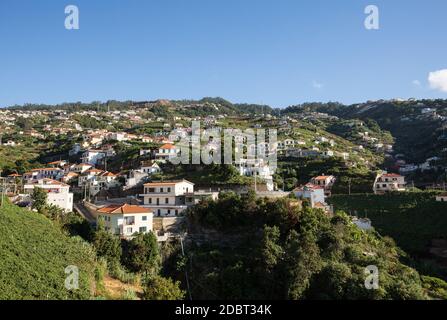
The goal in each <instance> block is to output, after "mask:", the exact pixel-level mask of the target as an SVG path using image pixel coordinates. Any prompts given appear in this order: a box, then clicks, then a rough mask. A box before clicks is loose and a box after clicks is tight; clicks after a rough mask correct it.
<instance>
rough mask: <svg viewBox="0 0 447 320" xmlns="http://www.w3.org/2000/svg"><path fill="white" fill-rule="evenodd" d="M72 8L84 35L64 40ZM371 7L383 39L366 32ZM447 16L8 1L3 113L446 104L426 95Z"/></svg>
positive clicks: (411, 8) (284, 1) (443, 7)
mask: <svg viewBox="0 0 447 320" xmlns="http://www.w3.org/2000/svg"><path fill="white" fill-rule="evenodd" d="M69 4H74V5H77V6H78V7H79V10H80V29H79V30H66V29H65V28H64V20H65V13H64V9H65V6H66V5H69ZM369 4H375V5H377V6H378V7H379V10H380V29H379V30H366V29H365V28H364V23H363V22H364V20H365V17H366V15H365V13H364V9H365V7H366V6H367V5H369ZM446 14H447V1H445V0H427V1H422V0H392V1H390V0H383V1H378V0H370V1H363V0H338V1H334V0H301V1H299V0H275V1H273V0H269V1H264V0H243V1H241V0H188V1H186V0H146V1H143V0H141V1H140V0H121V1H118V0H108V1H99V0H88V1H84V0H69V1H68V0H67V1H62V0H51V1H50V0H47V1H36V0H28V1H25V0H2V1H1V2H0V43H1V45H0V106H8V105H13V104H22V103H27V102H32V103H60V102H68V101H84V102H89V101H93V100H102V101H104V100H108V99H117V100H127V99H132V100H150V99H157V98H166V99H189V98H201V97H204V96H221V97H223V98H226V99H228V100H230V101H233V102H250V103H265V104H270V105H272V106H274V107H286V106H288V105H291V104H297V103H301V102H305V101H340V102H344V103H355V102H361V101H366V100H369V99H380V98H385V99H388V98H395V97H401V98H409V97H416V98H420V97H426V98H437V97H440V98H447V93H446V92H442V91H441V90H435V89H432V88H430V86H429V83H428V75H429V72H433V71H437V70H442V69H446V68H447V41H446V30H447V19H445V16H446ZM444 80H445V79H444V78H442V77H441V80H440V81H441V82H442V81H444ZM441 87H442V86H441ZM443 88H444V89H446V88H445V86H444V87H443ZM446 91H447V89H446Z"/></svg>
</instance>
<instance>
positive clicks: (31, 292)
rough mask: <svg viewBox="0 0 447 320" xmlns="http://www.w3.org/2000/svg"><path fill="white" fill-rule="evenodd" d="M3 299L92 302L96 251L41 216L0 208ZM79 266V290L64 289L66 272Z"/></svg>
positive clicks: (1, 289) (0, 280) (7, 206)
mask: <svg viewBox="0 0 447 320" xmlns="http://www.w3.org/2000/svg"><path fill="white" fill-rule="evenodd" d="M0 217H1V219H0V234H1V237H0V248H1V252H2V258H1V259H0V299H39V300H40V299H90V298H91V297H92V296H93V294H94V289H95V275H94V271H95V268H96V257H95V251H94V249H93V248H92V246H90V245H89V244H88V243H86V242H85V241H84V240H82V239H81V238H79V237H76V238H72V237H69V236H67V235H66V234H65V233H64V232H63V231H62V230H61V229H60V228H59V227H58V226H57V225H55V224H54V223H53V222H52V221H50V220H49V219H47V218H46V217H44V216H42V215H41V214H38V213H35V212H31V211H28V210H25V209H20V208H18V207H16V206H14V205H11V204H9V203H5V205H4V206H3V207H2V208H0ZM72 265H73V266H77V267H78V268H79V272H80V278H79V290H72V291H69V290H67V289H66V288H65V286H64V285H65V279H66V277H67V274H65V268H67V267H68V266H72Z"/></svg>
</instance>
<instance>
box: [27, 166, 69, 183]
mask: <svg viewBox="0 0 447 320" xmlns="http://www.w3.org/2000/svg"><path fill="white" fill-rule="evenodd" d="M63 177H64V170H62V169H60V168H39V169H33V170H31V171H30V172H26V173H25V174H24V175H23V179H24V180H25V181H33V180H41V179H52V180H61V179H62V178H63Z"/></svg>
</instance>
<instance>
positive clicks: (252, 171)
mask: <svg viewBox="0 0 447 320" xmlns="http://www.w3.org/2000/svg"><path fill="white" fill-rule="evenodd" d="M235 166H236V168H237V169H238V171H239V174H240V175H242V176H248V177H253V176H255V175H256V177H257V178H261V179H263V180H264V181H265V183H266V185H267V190H268V191H273V189H274V186H273V174H274V173H275V172H274V170H272V168H271V167H270V166H269V165H267V164H266V163H264V161H263V160H262V159H239V160H238V162H237V163H235Z"/></svg>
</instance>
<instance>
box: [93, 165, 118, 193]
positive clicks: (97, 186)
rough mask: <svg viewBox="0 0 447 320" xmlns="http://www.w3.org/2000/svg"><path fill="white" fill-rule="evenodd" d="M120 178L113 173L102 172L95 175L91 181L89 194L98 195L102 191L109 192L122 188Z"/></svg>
mask: <svg viewBox="0 0 447 320" xmlns="http://www.w3.org/2000/svg"><path fill="white" fill-rule="evenodd" d="M117 178H118V176H117V175H116V174H114V173H112V172H108V171H105V172H101V173H100V174H97V175H94V176H93V177H92V178H91V179H90V180H89V181H88V186H89V192H90V195H91V196H95V195H97V194H98V193H99V192H100V191H101V190H109V189H111V188H116V187H119V186H120V183H119V182H118V180H117Z"/></svg>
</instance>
